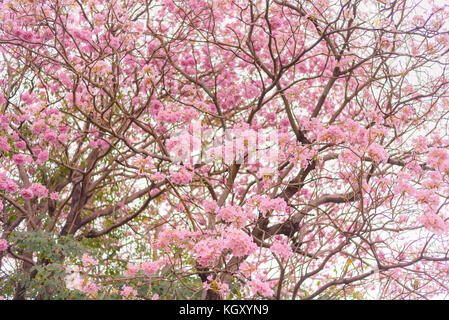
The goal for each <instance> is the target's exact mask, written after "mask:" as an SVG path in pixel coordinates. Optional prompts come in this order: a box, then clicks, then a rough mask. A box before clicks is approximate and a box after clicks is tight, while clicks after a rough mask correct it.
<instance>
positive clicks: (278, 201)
mask: <svg viewBox="0 0 449 320" xmlns="http://www.w3.org/2000/svg"><path fill="white" fill-rule="evenodd" d="M251 202H252V203H253V204H255V205H256V206H257V208H258V209H259V210H260V212H261V213H262V214H263V215H264V216H265V215H266V214H267V212H270V211H273V210H274V211H277V212H280V213H281V212H285V211H286V210H287V203H286V202H285V200H284V199H282V198H274V199H272V198H269V197H264V196H259V195H257V196H254V197H252V199H251Z"/></svg>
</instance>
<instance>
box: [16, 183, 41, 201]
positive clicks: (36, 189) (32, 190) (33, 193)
mask: <svg viewBox="0 0 449 320" xmlns="http://www.w3.org/2000/svg"><path fill="white" fill-rule="evenodd" d="M20 195H21V196H22V198H24V199H31V198H34V197H37V198H39V199H40V198H45V197H47V196H48V189H47V188H46V187H45V186H43V185H41V184H40V183H33V184H32V185H31V186H30V187H29V188H26V189H22V190H21V191H20Z"/></svg>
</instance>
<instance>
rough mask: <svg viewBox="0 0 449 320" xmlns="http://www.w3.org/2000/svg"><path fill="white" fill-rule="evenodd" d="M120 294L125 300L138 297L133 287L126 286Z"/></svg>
mask: <svg viewBox="0 0 449 320" xmlns="http://www.w3.org/2000/svg"><path fill="white" fill-rule="evenodd" d="M120 294H121V295H122V296H123V297H124V298H129V297H135V296H137V291H136V290H134V289H133V288H132V287H130V286H124V287H123V289H122V291H120Z"/></svg>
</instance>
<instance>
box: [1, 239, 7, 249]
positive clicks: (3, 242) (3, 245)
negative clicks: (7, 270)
mask: <svg viewBox="0 0 449 320" xmlns="http://www.w3.org/2000/svg"><path fill="white" fill-rule="evenodd" d="M6 249H8V242H7V241H6V240H5V239H1V240H0V251H5V250H6Z"/></svg>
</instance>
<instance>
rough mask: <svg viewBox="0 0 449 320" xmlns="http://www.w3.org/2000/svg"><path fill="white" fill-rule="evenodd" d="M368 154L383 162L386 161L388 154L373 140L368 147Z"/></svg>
mask: <svg viewBox="0 0 449 320" xmlns="http://www.w3.org/2000/svg"><path fill="white" fill-rule="evenodd" d="M367 152H368V155H369V156H370V157H371V159H373V160H374V161H375V162H383V163H387V161H388V158H389V155H388V153H387V152H386V151H385V149H384V148H383V147H382V146H381V145H380V144H378V143H376V142H373V143H371V145H370V146H369V147H368V150H367Z"/></svg>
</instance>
